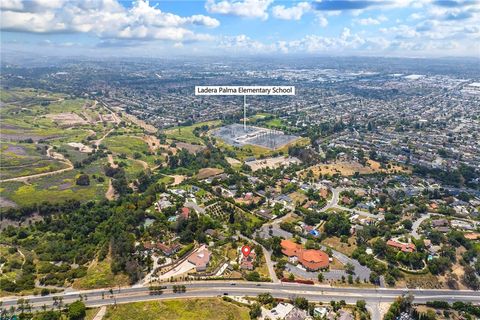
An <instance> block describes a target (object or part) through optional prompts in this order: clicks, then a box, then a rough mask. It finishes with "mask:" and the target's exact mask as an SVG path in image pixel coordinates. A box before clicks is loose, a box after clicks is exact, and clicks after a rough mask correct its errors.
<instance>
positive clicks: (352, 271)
mask: <svg viewBox="0 0 480 320" xmlns="http://www.w3.org/2000/svg"><path fill="white" fill-rule="evenodd" d="M345 271H346V272H347V273H348V274H350V275H352V274H355V266H354V265H353V264H352V263H351V262H347V263H346V264H345Z"/></svg>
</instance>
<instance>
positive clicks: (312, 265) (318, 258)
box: [280, 240, 330, 271]
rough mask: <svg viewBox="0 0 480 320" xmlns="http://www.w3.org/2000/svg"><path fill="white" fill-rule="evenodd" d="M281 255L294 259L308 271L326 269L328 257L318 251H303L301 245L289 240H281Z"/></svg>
mask: <svg viewBox="0 0 480 320" xmlns="http://www.w3.org/2000/svg"><path fill="white" fill-rule="evenodd" d="M280 245H281V246H282V253H283V254H284V255H286V256H288V257H296V258H297V259H298V262H299V263H300V264H301V265H302V266H304V267H305V268H306V269H307V270H309V271H317V270H320V269H325V268H327V267H328V265H329V263H330V261H329V258H328V255H327V254H326V253H325V252H323V251H320V250H311V249H303V248H302V246H301V245H299V244H296V243H294V242H292V241H290V240H282V242H281V243H280Z"/></svg>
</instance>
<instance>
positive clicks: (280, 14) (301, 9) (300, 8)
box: [272, 2, 312, 20]
mask: <svg viewBox="0 0 480 320" xmlns="http://www.w3.org/2000/svg"><path fill="white" fill-rule="evenodd" d="M310 10H312V7H311V5H310V3H308V2H299V3H297V5H296V6H293V7H289V8H287V7H285V6H284V5H280V6H275V7H273V8H272V14H273V16H274V17H275V18H277V19H282V20H300V19H301V18H302V16H303V15H304V14H305V13H306V12H308V11H310Z"/></svg>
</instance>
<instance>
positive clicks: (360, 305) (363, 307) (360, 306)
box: [357, 300, 367, 311]
mask: <svg viewBox="0 0 480 320" xmlns="http://www.w3.org/2000/svg"><path fill="white" fill-rule="evenodd" d="M357 308H358V309H360V310H362V311H365V310H367V303H366V302H365V300H358V301H357Z"/></svg>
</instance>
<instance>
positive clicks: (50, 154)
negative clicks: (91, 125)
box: [0, 146, 73, 182]
mask: <svg viewBox="0 0 480 320" xmlns="http://www.w3.org/2000/svg"><path fill="white" fill-rule="evenodd" d="M52 150H53V147H51V146H50V147H49V148H48V149H47V156H48V157H50V158H52V159H55V160H58V161H60V162H62V163H64V164H66V165H67V168H63V169H58V170H55V171H49V172H44V173H37V174H32V175H29V176H23V177H16V178H10V179H4V180H0V182H9V181H20V182H27V181H28V180H30V179H35V178H41V177H47V176H51V175H54V174H59V173H62V172H66V171H70V170H73V164H72V162H71V161H70V160H68V159H67V158H65V157H64V156H63V154H60V153H58V152H54V151H52Z"/></svg>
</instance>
